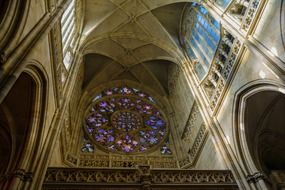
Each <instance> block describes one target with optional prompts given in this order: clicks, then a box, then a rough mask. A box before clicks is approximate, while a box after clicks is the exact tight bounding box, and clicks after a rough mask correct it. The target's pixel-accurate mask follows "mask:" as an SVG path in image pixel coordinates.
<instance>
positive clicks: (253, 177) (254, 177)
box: [246, 172, 265, 183]
mask: <svg viewBox="0 0 285 190" xmlns="http://www.w3.org/2000/svg"><path fill="white" fill-rule="evenodd" d="M261 179H265V175H264V174H263V173H262V172H255V173H253V174H251V175H247V176H246V180H247V181H248V182H249V183H257V182H258V181H259V180H261Z"/></svg>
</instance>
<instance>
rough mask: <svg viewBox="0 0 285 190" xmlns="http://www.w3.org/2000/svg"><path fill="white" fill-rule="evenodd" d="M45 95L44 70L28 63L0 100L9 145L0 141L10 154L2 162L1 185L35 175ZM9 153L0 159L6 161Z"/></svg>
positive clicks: (13, 185)
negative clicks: (3, 163) (0, 100)
mask: <svg viewBox="0 0 285 190" xmlns="http://www.w3.org/2000/svg"><path fill="white" fill-rule="evenodd" d="M45 96H46V79H45V77H44V74H43V73H42V72H41V70H40V69H39V68H37V67H35V66H32V65H27V66H26V67H25V68H24V69H23V71H22V72H21V73H20V74H19V76H18V78H17V80H16V82H15V83H14V85H13V86H12V88H11V89H10V91H9V92H8V94H7V96H6V97H5V99H4V100H3V102H2V103H1V104H0V110H1V111H0V112H1V114H0V118H1V119H0V122H1V123H0V124H1V129H0V130H1V136H4V137H5V138H4V140H5V141H6V142H8V145H9V147H5V146H6V145H5V144H2V143H1V145H0V146H1V147H0V149H1V151H6V154H8V155H9V161H8V164H7V165H6V166H3V165H1V166H2V168H1V177H3V180H1V182H0V187H3V188H4V189H5V188H8V189H9V188H11V189H13V188H16V187H19V186H20V185H21V183H25V182H27V181H30V180H31V179H32V176H33V170H35V168H36V165H37V164H38V163H37V162H36V160H37V156H38V154H37V152H38V151H39V148H40V143H41V142H40V141H41V139H42V138H41V137H42V133H43V126H44V114H45V112H44V110H45V105H46V97H45ZM2 125H3V126H4V127H2ZM3 129H5V131H3ZM9 142H10V143H9ZM1 155H2V154H1ZM7 157H8V156H4V157H2V156H1V158H0V159H1V161H2V160H4V162H5V161H6V159H7ZM31 160H34V161H35V162H31ZM6 162H7V161H6ZM19 179H20V180H19Z"/></svg>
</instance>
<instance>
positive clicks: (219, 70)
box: [202, 29, 241, 111]
mask: <svg viewBox="0 0 285 190" xmlns="http://www.w3.org/2000/svg"><path fill="white" fill-rule="evenodd" d="M240 50H241V42H240V40H239V39H237V38H236V37H234V36H233V35H232V34H230V33H229V32H228V31H227V30H225V29H222V38H221V41H220V43H219V45H218V48H217V51H216V54H215V57H214V59H213V62H212V64H211V67H210V69H209V72H208V75H207V76H206V78H205V79H204V80H203V82H202V85H203V87H204V91H205V94H206V95H207V97H208V100H209V104H210V108H211V110H212V111H214V109H215V108H216V106H217V104H218V103H219V101H220V97H221V96H222V94H223V93H224V91H225V86H226V84H227V83H228V82H229V80H230V75H231V73H232V71H233V68H234V66H235V65H236V61H237V58H238V57H239V54H240Z"/></svg>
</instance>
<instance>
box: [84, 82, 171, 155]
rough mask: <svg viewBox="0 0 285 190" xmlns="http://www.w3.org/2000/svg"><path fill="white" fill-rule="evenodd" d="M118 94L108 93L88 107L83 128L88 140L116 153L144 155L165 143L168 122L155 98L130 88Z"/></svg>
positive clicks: (125, 88) (118, 89) (121, 90)
mask: <svg viewBox="0 0 285 190" xmlns="http://www.w3.org/2000/svg"><path fill="white" fill-rule="evenodd" d="M117 91H118V92H119V93H113V92H114V90H109V91H105V92H108V93H109V94H107V93H106V94H107V95H106V96H101V97H100V98H98V99H96V101H93V103H92V104H91V106H90V107H89V109H88V112H87V114H86V119H85V125H84V126H85V130H86V132H87V134H88V136H89V138H90V139H91V140H92V141H93V142H94V143H95V144H96V145H98V147H100V148H102V149H103V150H106V151H111V152H117V153H142V152H146V151H149V150H152V149H154V147H156V146H157V145H160V144H161V143H162V142H164V141H165V139H166V137H167V135H168V134H167V133H168V131H167V123H166V119H165V117H164V115H163V113H162V112H161V111H160V110H159V109H158V107H157V105H155V103H154V101H151V100H153V98H150V96H149V95H145V96H142V95H141V94H144V93H142V92H140V93H132V92H134V90H132V89H131V88H128V87H122V88H116V92H117ZM111 92H112V93H111ZM146 97H147V98H146Z"/></svg>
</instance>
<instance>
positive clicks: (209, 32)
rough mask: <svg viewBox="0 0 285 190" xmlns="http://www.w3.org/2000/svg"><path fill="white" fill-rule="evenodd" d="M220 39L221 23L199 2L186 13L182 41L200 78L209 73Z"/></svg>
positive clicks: (192, 5) (193, 4)
mask: <svg viewBox="0 0 285 190" xmlns="http://www.w3.org/2000/svg"><path fill="white" fill-rule="evenodd" d="M219 41H220V24H219V23H218V22H217V20H215V19H214V18H213V17H212V16H211V15H210V14H209V12H208V11H207V10H206V9H205V8H204V7H203V6H202V5H199V4H197V3H192V4H191V5H190V6H189V7H188V9H186V11H185V13H184V19H183V23H182V43H183V45H184V48H185V51H186V53H187V54H188V56H189V57H190V59H191V60H192V62H193V64H194V68H195V71H196V74H197V76H198V78H199V79H200V80H202V79H203V78H204V76H205V75H206V74H207V72H208V70H209V68H210V65H211V62H212V60H213V57H214V55H215V52H216V50H217V47H218V44H219Z"/></svg>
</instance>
